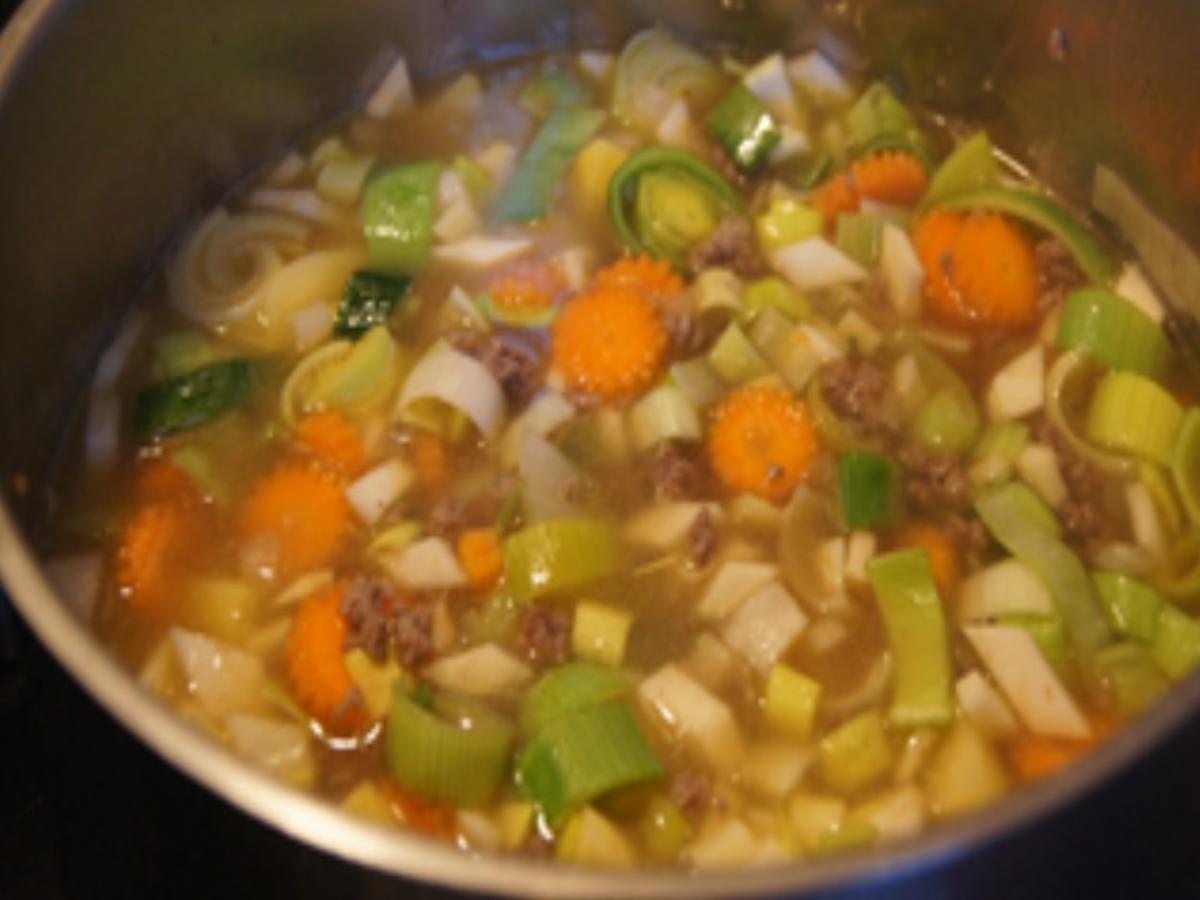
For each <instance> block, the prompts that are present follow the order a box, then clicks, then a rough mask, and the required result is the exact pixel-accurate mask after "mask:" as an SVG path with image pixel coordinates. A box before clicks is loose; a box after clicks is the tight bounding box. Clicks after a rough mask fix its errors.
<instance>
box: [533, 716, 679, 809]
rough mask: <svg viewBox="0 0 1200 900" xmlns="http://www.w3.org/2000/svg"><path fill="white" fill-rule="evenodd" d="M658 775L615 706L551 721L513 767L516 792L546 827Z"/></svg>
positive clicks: (634, 727) (628, 719)
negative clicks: (538, 811)
mask: <svg viewBox="0 0 1200 900" xmlns="http://www.w3.org/2000/svg"><path fill="white" fill-rule="evenodd" d="M662 774H663V767H662V763H660V762H659V760H658V757H657V756H655V755H654V751H653V750H651V749H650V745H649V744H648V743H646V739H645V737H643V736H642V732H641V729H639V728H638V724H637V720H636V719H634V717H633V713H631V712H630V711H629V709H628V708H627V707H625V706H623V705H621V704H620V703H604V704H600V705H599V706H590V707H585V708H583V709H576V710H575V711H573V712H569V713H564V714H563V715H560V716H558V717H556V718H554V719H552V720H551V721H550V722H548V723H547V724H546V725H544V726H543V727H542V728H541V729H540V730H539V731H538V732H537V733H536V734H535V735H534V737H533V739H532V740H530V742H529V744H528V745H526V747H525V749H524V751H523V752H522V753H521V756H520V758H519V759H518V761H517V776H518V779H519V783H520V785H521V788H522V790H524V791H525V793H526V794H527V795H528V796H529V797H530V798H531V799H532V800H533V801H534V802H535V803H536V804H537V805H538V808H539V809H541V811H542V814H543V815H544V816H545V817H546V819H547V821H549V822H550V823H552V824H557V823H559V822H561V821H562V820H563V818H564V817H565V816H566V815H567V814H568V813H569V812H571V811H572V810H574V809H576V808H578V807H579V806H581V805H583V804H584V803H587V802H588V801H590V800H592V799H594V798H596V797H600V796H603V795H604V794H607V793H609V792H610V791H613V790H615V789H617V788H622V787H628V786H630V785H634V784H642V783H644V782H647V781H653V780H654V779H656V778H660V777H661V776H662Z"/></svg>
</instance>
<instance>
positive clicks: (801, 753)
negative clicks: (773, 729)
mask: <svg viewBox="0 0 1200 900" xmlns="http://www.w3.org/2000/svg"><path fill="white" fill-rule="evenodd" d="M814 757H815V753H814V751H813V748H812V747H811V746H808V745H805V744H797V743H795V742H794V741H778V740H770V741H760V742H759V743H757V744H755V745H754V746H752V747H751V748H750V749H749V751H748V752H747V753H746V763H745V765H744V766H743V767H742V770H741V780H742V781H743V782H744V783H745V784H746V785H747V786H748V787H750V788H751V789H752V790H754V791H756V792H757V793H759V794H763V795H765V796H767V797H777V798H782V797H786V796H787V795H788V794H790V793H791V792H792V791H794V790H795V789H796V788H797V787H799V785H800V782H801V781H802V780H803V778H804V773H805V772H807V771H808V769H809V766H811V765H812V762H813V759H814Z"/></svg>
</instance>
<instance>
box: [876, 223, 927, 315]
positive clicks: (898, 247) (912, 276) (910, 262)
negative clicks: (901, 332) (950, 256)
mask: <svg viewBox="0 0 1200 900" xmlns="http://www.w3.org/2000/svg"><path fill="white" fill-rule="evenodd" d="M879 266H880V269H881V270H882V271H883V283H884V284H885V285H886V286H887V293H888V298H889V299H890V300H891V301H892V306H894V307H895V308H896V312H898V313H899V314H900V315H902V316H904V317H906V318H909V319H915V318H916V317H917V316H919V315H920V314H921V288H922V286H923V285H924V284H925V269H924V267H923V266H922V265H921V260H920V259H919V258H918V257H917V251H916V250H915V249H913V244H912V241H911V240H909V237H908V235H907V234H905V233H904V232H903V231H902V230H901V229H899V228H897V227H896V226H895V225H893V224H892V223H891V222H885V223H884V225H883V241H882V245H881V247H880V251H879Z"/></svg>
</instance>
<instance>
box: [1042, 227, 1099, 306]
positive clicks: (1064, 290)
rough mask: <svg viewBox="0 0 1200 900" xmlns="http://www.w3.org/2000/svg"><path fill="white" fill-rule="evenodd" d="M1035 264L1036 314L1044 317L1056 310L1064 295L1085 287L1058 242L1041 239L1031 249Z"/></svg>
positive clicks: (1073, 263) (1079, 273)
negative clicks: (1038, 313) (1038, 291)
mask: <svg viewBox="0 0 1200 900" xmlns="http://www.w3.org/2000/svg"><path fill="white" fill-rule="evenodd" d="M1034 259H1035V262H1036V264H1037V273H1038V286H1039V287H1040V288H1041V294H1040V295H1039V296H1038V310H1039V311H1040V312H1042V313H1043V314H1044V313H1046V312H1048V311H1050V310H1051V309H1053V308H1054V307H1056V306H1058V305H1059V304H1060V303H1062V302H1063V300H1065V299H1066V297H1067V294H1069V293H1071V291H1073V290H1075V289H1076V288H1079V287H1083V286H1084V285H1085V284H1087V278H1086V277H1085V276H1084V274H1083V272H1081V271H1080V270H1079V266H1078V265H1077V264H1076V262H1075V257H1073V256H1072V255H1071V251H1070V250H1068V249H1067V248H1066V246H1065V245H1064V244H1063V242H1062V241H1060V240H1059V239H1058V238H1043V239H1042V240H1040V241H1038V243H1037V246H1036V247H1035V248H1034Z"/></svg>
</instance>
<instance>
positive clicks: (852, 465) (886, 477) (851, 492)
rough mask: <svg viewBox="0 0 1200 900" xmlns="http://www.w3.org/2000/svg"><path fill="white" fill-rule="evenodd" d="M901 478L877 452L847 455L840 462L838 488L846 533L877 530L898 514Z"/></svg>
mask: <svg viewBox="0 0 1200 900" xmlns="http://www.w3.org/2000/svg"><path fill="white" fill-rule="evenodd" d="M899 483H900V475H899V472H897V470H896V466H895V465H894V464H893V463H892V462H891V461H889V460H888V459H886V458H885V457H883V456H880V455H879V454H878V453H847V454H844V455H843V456H841V457H840V458H839V459H838V487H839V496H840V498H841V504H842V522H843V524H844V525H845V526H846V530H848V531H852V530H854V529H855V528H875V527H877V526H880V525H885V524H887V523H888V522H889V521H890V520H891V518H892V516H893V515H895V512H896V507H897V501H898V488H899Z"/></svg>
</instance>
